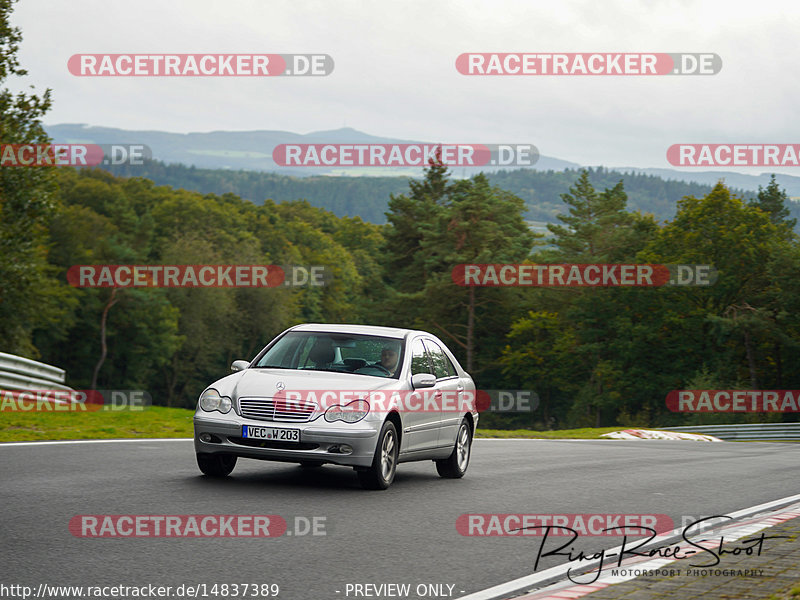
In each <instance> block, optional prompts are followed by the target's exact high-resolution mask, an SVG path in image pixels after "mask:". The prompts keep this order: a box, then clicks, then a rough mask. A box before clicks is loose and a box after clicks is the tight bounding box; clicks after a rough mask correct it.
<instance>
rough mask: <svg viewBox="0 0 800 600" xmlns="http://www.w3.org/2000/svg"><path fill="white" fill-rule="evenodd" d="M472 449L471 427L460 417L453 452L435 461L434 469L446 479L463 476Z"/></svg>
mask: <svg viewBox="0 0 800 600" xmlns="http://www.w3.org/2000/svg"><path fill="white" fill-rule="evenodd" d="M471 450H472V428H471V427H470V426H469V423H468V422H467V420H466V419H461V425H459V427H458V435H457V436H456V443H455V446H454V447H453V452H452V453H451V454H450V456H448V457H447V458H445V459H444V460H437V461H436V471H438V473H439V475H440V476H442V477H446V478H447V479H459V478H461V477H463V476H464V473H466V472H467V467H468V466H469V457H470V454H471Z"/></svg>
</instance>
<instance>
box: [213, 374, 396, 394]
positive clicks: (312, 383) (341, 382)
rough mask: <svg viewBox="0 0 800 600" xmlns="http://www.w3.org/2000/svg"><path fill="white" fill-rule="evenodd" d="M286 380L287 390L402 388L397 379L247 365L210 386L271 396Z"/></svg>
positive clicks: (237, 392) (223, 390) (234, 391)
mask: <svg viewBox="0 0 800 600" xmlns="http://www.w3.org/2000/svg"><path fill="white" fill-rule="evenodd" d="M279 384H283V386H284V389H285V390H286V391H291V390H318V391H327V390H332V391H340V390H346V391H351V390H353V391H369V392H372V391H376V390H386V389H400V388H401V387H402V386H401V382H400V381H398V380H397V379H388V378H382V377H372V376H369V375H351V374H349V373H332V372H330V371H295V370H287V369H244V370H242V371H239V372H238V373H232V374H231V375H228V376H227V377H223V378H222V379H220V380H218V381H216V382H214V383H213V384H212V385H210V386H209V387H212V388H214V389H215V390H217V391H218V392H219V393H220V394H221V395H222V396H228V397H230V398H241V397H245V396H261V397H272V396H274V395H275V393H276V392H277V391H278V390H279Z"/></svg>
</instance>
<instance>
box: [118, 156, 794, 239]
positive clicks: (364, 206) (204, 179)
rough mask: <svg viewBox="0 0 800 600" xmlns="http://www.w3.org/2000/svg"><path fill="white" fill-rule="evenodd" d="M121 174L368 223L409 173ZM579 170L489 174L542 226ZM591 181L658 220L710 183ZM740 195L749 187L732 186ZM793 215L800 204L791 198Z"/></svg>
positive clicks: (608, 175) (607, 175) (403, 188)
mask: <svg viewBox="0 0 800 600" xmlns="http://www.w3.org/2000/svg"><path fill="white" fill-rule="evenodd" d="M104 168H106V169H108V170H109V171H111V172H112V173H114V174H116V175H120V176H124V177H145V178H147V179H151V180H153V181H154V182H156V183H157V184H159V185H169V186H171V187H174V188H183V189H187V190H195V191H198V192H201V193H212V194H225V193H233V194H236V195H237V196H241V197H242V198H246V199H248V200H251V201H253V202H255V203H256V204H262V203H263V202H264V200H265V199H268V198H269V199H272V200H274V201H276V202H285V201H289V200H297V199H306V200H308V201H309V202H310V203H311V204H313V205H314V206H319V207H322V208H325V209H328V210H330V211H331V212H333V213H335V214H336V215H338V216H356V215H358V216H360V217H361V218H362V219H364V220H366V221H371V222H373V223H384V222H386V217H385V214H384V213H385V212H386V210H387V204H388V201H389V196H390V194H402V193H406V192H408V179H409V178H408V177H326V176H316V177H290V176H287V175H280V174H276V173H265V172H259V171H244V170H242V171H230V170H225V169H198V168H195V167H187V166H185V165H175V164H173V165H167V164H164V163H162V162H160V161H146V164H145V165H144V166H116V167H111V166H107V167H104ZM578 173H579V170H577V169H568V170H566V171H536V170H532V169H523V170H515V171H499V172H497V173H491V174H489V179H490V181H491V182H492V183H493V184H495V185H498V186H500V187H502V188H503V189H506V190H509V191H511V192H513V193H515V194H517V195H518V196H520V197H521V198H522V199H523V200H525V202H526V204H527V207H528V211H527V214H526V218H527V219H528V220H530V221H535V222H537V223H538V225H539V226H541V225H542V224H543V223H548V222H550V223H551V222H555V221H556V215H557V214H559V213H561V212H563V211H564V203H563V201H562V200H561V194H563V193H564V192H567V191H568V190H569V187H570V186H571V185H573V184H574V183H575V181H576V180H577V178H578ZM590 173H591V180H592V183H593V184H594V185H595V186H596V187H597V188H598V189H603V188H606V187H612V186H614V185H615V184H616V183H617V182H618V181H619V180H620V179H622V180H624V182H625V190H626V192H627V193H628V199H629V200H628V205H629V207H630V208H631V209H633V210H641V211H642V212H647V213H652V214H654V215H655V216H656V217H657V218H658V219H660V220H667V219H672V218H673V217H674V215H675V209H676V205H677V201H678V200H679V199H680V198H682V197H683V196H687V195H690V196H703V195H705V194H707V193H708V192H709V191H710V190H711V186H710V185H703V184H699V183H686V182H683V181H674V180H673V181H669V180H665V179H662V178H660V177H657V176H655V175H645V174H638V173H620V172H619V171H613V170H608V169H602V168H595V169H590ZM735 191H736V192H737V193H738V194H739V195H740V196H744V197H749V196H752V195H753V194H752V192H744V191H741V190H735ZM792 210H793V214H795V216H800V204H797V203H792Z"/></svg>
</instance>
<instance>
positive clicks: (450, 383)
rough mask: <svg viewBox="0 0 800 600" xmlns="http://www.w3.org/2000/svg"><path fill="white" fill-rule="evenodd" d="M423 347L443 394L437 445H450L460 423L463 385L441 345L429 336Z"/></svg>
mask: <svg viewBox="0 0 800 600" xmlns="http://www.w3.org/2000/svg"><path fill="white" fill-rule="evenodd" d="M424 343H425V349H426V350H427V351H428V356H429V357H430V360H431V366H432V367H433V374H434V375H436V389H437V391H438V392H439V393H440V394H442V393H443V395H442V396H439V397H440V398H441V401H440V402H441V404H440V406H442V408H443V410H441V411H439V419H440V420H439V437H438V441H437V445H439V446H452V445H453V444H455V441H456V434H457V433H458V426H459V424H460V423H461V413H462V411H461V410H460V407H461V406H462V402H461V401H462V393H463V391H464V385H463V383H462V381H461V379H460V378H459V377H458V372H457V371H456V368H455V367H454V366H453V363H452V362H450V359H449V358H448V357H447V354H445V352H444V350H442V348H441V346H439V344H438V343H437V342H435V341H434V340H432V339H430V338H425V340H424Z"/></svg>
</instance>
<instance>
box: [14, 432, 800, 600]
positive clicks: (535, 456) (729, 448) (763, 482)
mask: <svg viewBox="0 0 800 600" xmlns="http://www.w3.org/2000/svg"><path fill="white" fill-rule="evenodd" d="M798 465H800V445H798V444H778V443H701V442H675V441H658V440H648V441H567V440H564V441H540V440H476V441H475V443H474V446H473V456H472V462H471V464H470V467H469V471H468V472H467V475H466V477H465V478H464V479H461V480H445V479H440V478H439V477H438V476H437V474H436V470H435V468H434V465H433V463H431V462H420V463H410V464H401V465H400V466H399V468H398V472H397V476H396V479H395V482H394V484H393V485H392V487H391V488H389V490H387V491H384V492H369V491H364V490H362V489H361V488H360V486H359V484H358V480H357V478H356V475H355V473H354V471H352V470H351V469H348V468H343V467H334V466H325V467H322V468H320V469H301V468H300V467H298V466H296V465H293V464H288V463H286V464H283V463H272V462H261V461H255V460H244V459H240V460H239V463H238V465H237V467H236V469H235V470H234V472H233V474H232V476H231V477H230V478H228V479H227V480H221V481H220V480H211V479H208V478H206V477H203V476H201V474H200V472H199V470H198V469H197V466H196V464H195V457H194V450H193V446H192V442H191V441H189V440H171V441H169V440H168V441H156V440H141V441H136V442H109V443H67V444H56V443H54V444H41V445H9V444H4V445H0V482H2V484H1V485H0V507H1V508H0V510H2V525H0V528H1V529H2V542H3V543H2V549H0V565H2V571H3V580H4V582H6V583H13V584H21V585H29V586H32V587H34V588H35V587H36V586H38V585H39V584H40V583H47V584H51V585H64V586H65V585H82V586H90V585H91V586H114V585H136V586H142V585H147V584H154V585H160V586H172V587H173V589H175V588H177V587H178V586H180V585H182V584H183V585H193V586H197V585H199V584H206V585H207V586H208V587H207V588H206V589H207V590H208V591H210V589H211V586H212V585H213V584H215V583H216V584H223V583H227V584H233V583H248V584H259V585H260V584H278V585H279V586H280V593H279V595H278V597H279V598H286V599H289V600H294V599H313V600H328V599H337V598H354V597H390V596H389V595H385V596H376V595H371V596H366V595H365V593H366V592H365V590H372V591H374V590H375V588H361V590H362V593H361V594H359V595H356V592H355V590H356V589H357V588H354V587H353V586H355V584H375V585H376V586H377V585H380V584H389V583H398V584H403V583H406V584H410V585H411V589H412V590H415V589H416V587H417V586H418V585H420V584H443V585H442V587H440V588H436V587H431V588H427V589H428V590H430V594H431V595H427V596H424V597H440V598H441V597H454V598H457V597H459V596H463V595H466V594H468V593H472V592H476V591H478V590H482V589H485V588H487V587H490V586H493V585H496V584H500V583H503V582H505V581H508V580H511V579H515V578H518V577H522V576H525V575H529V574H531V573H533V572H534V568H533V565H534V560H535V557H536V553H537V550H538V546H539V544H540V542H541V538H536V537H519V536H517V537H465V536H462V535H461V534H459V532H458V531H457V530H456V519H457V518H458V516H459V515H461V514H464V513H532V514H570V513H581V514H585V513H592V514H596V513H613V514H620V513H625V514H628V513H631V514H667V515H669V516H671V517H672V519H673V520H674V522H675V523H676V526H677V525H678V524H680V523H681V522H682V519H683V518H684V516H694V517H700V516H707V515H721V514H725V513H728V512H733V511H736V510H739V509H743V508H746V507H750V506H753V505H757V504H761V503H765V502H769V501H772V500H777V499H779V498H784V497H787V496H791V495H793V494H797V493H798V486H797V481H798V477H797V475H798ZM87 514H88V515H120V514H130V515H187V514H203V515H206V514H224V515H235V514H248V515H253V514H255V515H263V514H267V515H280V516H282V517H283V518H284V519H286V521H287V523H288V524H289V533H291V534H292V535H289V534H288V533H287V534H286V535H283V536H280V537H277V538H266V539H265V538H256V539H254V538H219V537H214V538H157V539H154V538H80V537H75V536H73V535H72V534H71V533H70V530H69V529H68V523H69V521H70V519H71V518H72V517H74V516H75V515H87ZM296 517H301V519H300V520H299V521H296V520H295V519H296ZM302 518H306V519H309V520H310V519H313V518H316V519H317V521H316V522H317V524H318V525H319V526H320V528H319V529H318V532H319V533H323V530H322V528H323V527H324V534H325V535H316V536H314V535H311V534H310V533H307V534H306V535H297V534H298V533H304V531H302V529H303V527H302V526H301V527H300V528H299V529H297V530H296V529H295V523H296V522H297V523H299V524H300V525H302V524H303V523H307V521H304V520H303V519H302ZM620 541H621V538H619V537H582V538H581V539H580V547H581V549H583V550H584V551H597V550H600V549H602V548H610V547H613V546H617V545H618V544H619V543H620ZM563 562H564V560H563V559H560V558H558V557H545V558H544V559H542V563H541V564H540V567H539V571H541V570H543V569H545V568H548V567H552V566H556V565H558V564H562V563H563ZM348 584H349V585H350V587H348ZM450 586H452V587H450ZM383 589H384V590H386V589H387V588H383ZM420 589H422V588H420ZM437 589H439V590H440V593H439V595H437V596H433V595H432V594H433V592H434V591H435V590H437ZM448 590H452V591H450V592H448ZM448 593H450V594H452V595H450V596H448V595H447V594H448ZM201 597H202V595H201ZM208 597H213V596H210V595H209V596H208ZM410 597H412V598H417V597H422V596H420V595H417V593H416V592H413V593H412V594H411V595H410Z"/></svg>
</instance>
